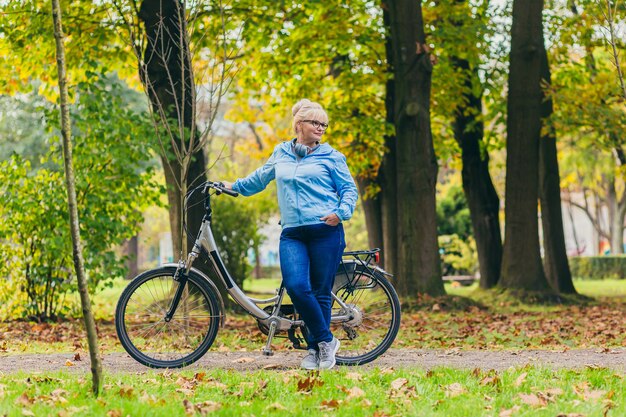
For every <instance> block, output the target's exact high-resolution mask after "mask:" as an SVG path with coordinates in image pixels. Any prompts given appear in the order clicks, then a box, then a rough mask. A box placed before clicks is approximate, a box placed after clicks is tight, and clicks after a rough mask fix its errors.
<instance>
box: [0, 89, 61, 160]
mask: <svg viewBox="0 0 626 417" xmlns="http://www.w3.org/2000/svg"><path fill="white" fill-rule="evenodd" d="M50 106H51V104H50V103H49V102H48V101H47V100H46V99H45V98H43V97H42V96H40V95H39V94H37V85H36V83H33V84H32V91H30V92H28V93H24V94H20V95H16V96H14V97H10V96H3V95H0V161H3V160H6V159H8V158H9V157H10V156H11V155H12V154H14V153H16V154H18V155H21V156H22V157H23V158H24V159H26V160H28V161H29V162H30V163H31V166H32V167H34V168H36V167H38V166H39V165H40V163H41V161H40V160H41V158H42V157H43V156H44V155H45V153H46V151H47V149H48V145H49V140H50V134H48V133H47V132H46V123H45V118H44V112H43V109H44V108H46V107H50ZM42 145H43V146H42Z"/></svg>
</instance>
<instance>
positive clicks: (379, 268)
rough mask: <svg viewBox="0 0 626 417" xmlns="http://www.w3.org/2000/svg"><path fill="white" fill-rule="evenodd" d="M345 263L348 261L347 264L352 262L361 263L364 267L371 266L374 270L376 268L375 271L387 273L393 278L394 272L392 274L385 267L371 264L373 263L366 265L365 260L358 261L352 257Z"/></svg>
mask: <svg viewBox="0 0 626 417" xmlns="http://www.w3.org/2000/svg"><path fill="white" fill-rule="evenodd" d="M344 263H346V264H348V263H352V264H356V265H360V266H363V267H366V268H370V269H372V270H374V271H376V272H378V273H380V274H382V275H385V276H387V277H389V278H393V274H390V273H389V272H387V271H385V270H384V269H382V268H381V267H380V266H378V265H371V264H370V265H366V264H365V263H364V262H362V261H356V260H354V259H350V260H348V261H344Z"/></svg>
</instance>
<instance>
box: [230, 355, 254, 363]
mask: <svg viewBox="0 0 626 417" xmlns="http://www.w3.org/2000/svg"><path fill="white" fill-rule="evenodd" d="M255 360H256V359H254V358H250V357H245V356H244V357H243V358H237V359H235V360H233V361H232V363H250V362H254V361H255Z"/></svg>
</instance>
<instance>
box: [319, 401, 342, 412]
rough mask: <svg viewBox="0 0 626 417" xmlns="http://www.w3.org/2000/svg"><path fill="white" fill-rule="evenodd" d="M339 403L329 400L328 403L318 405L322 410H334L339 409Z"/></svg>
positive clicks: (323, 402)
mask: <svg viewBox="0 0 626 417" xmlns="http://www.w3.org/2000/svg"><path fill="white" fill-rule="evenodd" d="M339 404H340V403H339V401H337V400H330V401H326V400H324V401H322V404H321V405H320V407H319V408H320V409H322V410H334V409H337V408H339Z"/></svg>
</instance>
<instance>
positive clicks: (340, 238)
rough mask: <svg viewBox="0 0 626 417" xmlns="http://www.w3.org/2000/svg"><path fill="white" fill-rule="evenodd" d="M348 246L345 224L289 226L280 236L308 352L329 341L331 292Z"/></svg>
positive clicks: (285, 281)
mask: <svg viewBox="0 0 626 417" xmlns="http://www.w3.org/2000/svg"><path fill="white" fill-rule="evenodd" d="M345 247H346V242H345V237H344V233H343V225H342V224H341V223H339V224H338V225H337V226H329V225H327V224H325V223H320V224H313V225H307V226H297V227H288V228H285V229H283V231H282V233H281V235H280V269H281V272H282V275H283V284H284V285H285V289H286V290H287V294H289V297H290V298H291V301H292V302H293V305H294V307H295V308H296V310H297V311H298V313H300V316H301V317H302V319H303V320H304V323H305V324H306V327H307V329H308V332H307V344H308V347H309V349H315V350H318V346H317V344H318V343H319V342H330V341H331V340H333V335H332V333H331V332H330V313H331V306H332V297H331V291H332V288H333V283H334V281H335V273H336V272H337V267H338V265H339V262H340V261H341V255H342V254H343V250H344V248H345Z"/></svg>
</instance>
